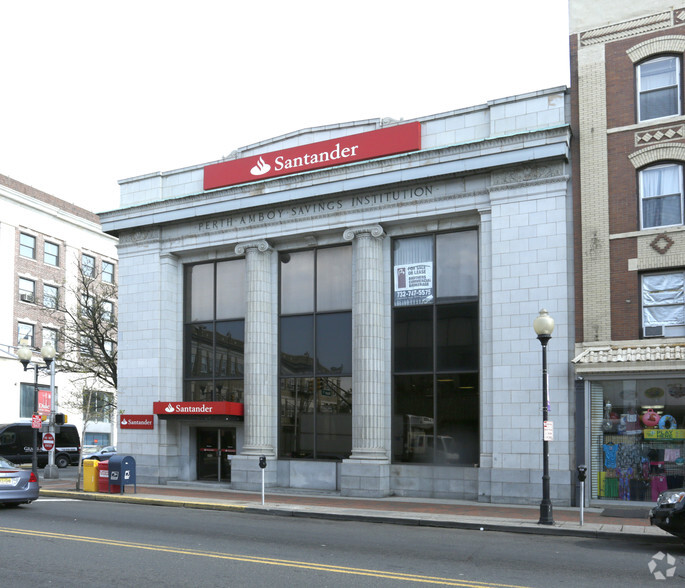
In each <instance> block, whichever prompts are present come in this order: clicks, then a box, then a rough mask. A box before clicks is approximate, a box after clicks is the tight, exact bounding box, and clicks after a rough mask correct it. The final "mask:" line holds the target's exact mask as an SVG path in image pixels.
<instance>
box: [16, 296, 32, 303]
mask: <svg viewBox="0 0 685 588" xmlns="http://www.w3.org/2000/svg"><path fill="white" fill-rule="evenodd" d="M19 298H20V299H21V301H22V302H33V294H19Z"/></svg>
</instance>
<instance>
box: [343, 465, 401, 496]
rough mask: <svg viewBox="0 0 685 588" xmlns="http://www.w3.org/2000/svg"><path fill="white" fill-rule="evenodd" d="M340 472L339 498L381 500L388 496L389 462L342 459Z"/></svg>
mask: <svg viewBox="0 0 685 588" xmlns="http://www.w3.org/2000/svg"><path fill="white" fill-rule="evenodd" d="M340 467H341V470H340V494H341V496H356V497H362V498H383V497H384V496H390V462H389V461H388V459H387V457H385V456H384V459H382V460H375V461H371V460H369V459H368V458H367V459H364V460H355V459H352V458H350V459H344V460H343V462H342V464H341V466H340Z"/></svg>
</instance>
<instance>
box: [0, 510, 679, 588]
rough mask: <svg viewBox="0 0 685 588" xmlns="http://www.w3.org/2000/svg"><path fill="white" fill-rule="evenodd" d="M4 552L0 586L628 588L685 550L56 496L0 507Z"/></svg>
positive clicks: (647, 581) (649, 579)
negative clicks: (660, 555)
mask: <svg viewBox="0 0 685 588" xmlns="http://www.w3.org/2000/svg"><path fill="white" fill-rule="evenodd" d="M0 545H1V546H2V547H1V551H2V556H1V557H0V577H2V578H4V579H5V580H8V581H9V579H10V578H11V584H12V585H20V586H55V587H61V586H65V587H66V586H69V587H72V586H79V587H81V586H83V587H89V586H93V587H99V586H108V587H110V586H146V587H147V586H165V587H172V586H202V587H203V588H204V587H210V586H250V587H260V586H268V587H270V588H275V587H279V588H280V587H281V586H343V587H346V586H350V587H352V586H396V585H407V586H412V585H415V586H419V585H428V584H432V585H445V586H449V585H452V586H467V587H470V586H480V587H481V588H483V587H484V586H495V585H497V586H499V587H500V588H501V587H503V586H530V587H543V586H545V587H547V586H550V585H554V586H555V587H566V586H568V587H573V588H576V587H578V586H601V587H603V588H611V587H614V586H616V587H620V588H625V587H626V586H652V585H654V582H655V581H656V580H655V578H654V576H653V575H652V571H656V572H657V573H658V572H659V571H661V570H663V573H664V575H666V574H668V572H669V570H670V569H672V570H673V576H672V577H667V579H666V582H671V583H673V585H676V584H682V582H683V580H685V546H684V547H679V546H669V547H668V554H665V553H664V557H663V559H661V560H654V556H655V555H656V554H657V553H658V551H659V548H658V547H654V546H652V545H649V544H646V543H641V542H631V541H601V540H597V539H579V538H568V537H550V536H541V535H520V534H508V533H491V532H478V531H464V530H455V529H439V528H429V527H412V526H402V525H391V524H372V523H358V522H331V521H324V520H316V519H301V518H286V517H277V516H268V515H252V514H244V513H231V512H218V511H203V510H194V509H193V510H191V509H183V508H171V507H159V506H143V505H136V504H119V503H107V502H91V501H78V500H59V499H50V498H42V499H40V500H39V501H37V502H35V503H33V504H31V505H28V506H23V507H19V508H13V509H8V508H0ZM662 549H663V548H662ZM650 562H652V563H653V567H652V571H650ZM669 562H670V563H669ZM3 582H4V581H3ZM7 585H10V584H9V583H8V584H7ZM657 585H668V584H667V583H661V584H659V583H657Z"/></svg>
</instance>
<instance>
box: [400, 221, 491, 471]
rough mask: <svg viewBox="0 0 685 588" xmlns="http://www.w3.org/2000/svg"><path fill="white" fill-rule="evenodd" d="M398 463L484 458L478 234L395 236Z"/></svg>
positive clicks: (454, 462)
mask: <svg viewBox="0 0 685 588" xmlns="http://www.w3.org/2000/svg"><path fill="white" fill-rule="evenodd" d="M392 270H393V284H394V288H393V307H394V308H393V340H392V350H393V420H392V439H393V441H392V453H393V461H395V462H408V463H430V464H443V465H457V464H463V465H474V464H477V463H478V462H479V454H480V449H479V437H480V432H479V422H480V408H479V406H480V404H479V402H480V401H479V353H478V345H479V343H478V342H479V336H478V332H479V330H478V233H477V231H475V230H468V231H459V232H451V233H441V234H433V235H421V236H417V237H409V238H402V239H396V240H395V241H393V267H392Z"/></svg>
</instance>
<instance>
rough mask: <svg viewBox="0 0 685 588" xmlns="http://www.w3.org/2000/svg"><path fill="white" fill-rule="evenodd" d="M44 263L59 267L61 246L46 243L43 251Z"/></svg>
mask: <svg viewBox="0 0 685 588" xmlns="http://www.w3.org/2000/svg"><path fill="white" fill-rule="evenodd" d="M43 261H44V262H45V263H47V264H48V265H54V266H55V267H58V266H59V245H57V244H56V243H50V242H48V241H46V242H45V248H44V250H43Z"/></svg>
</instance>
